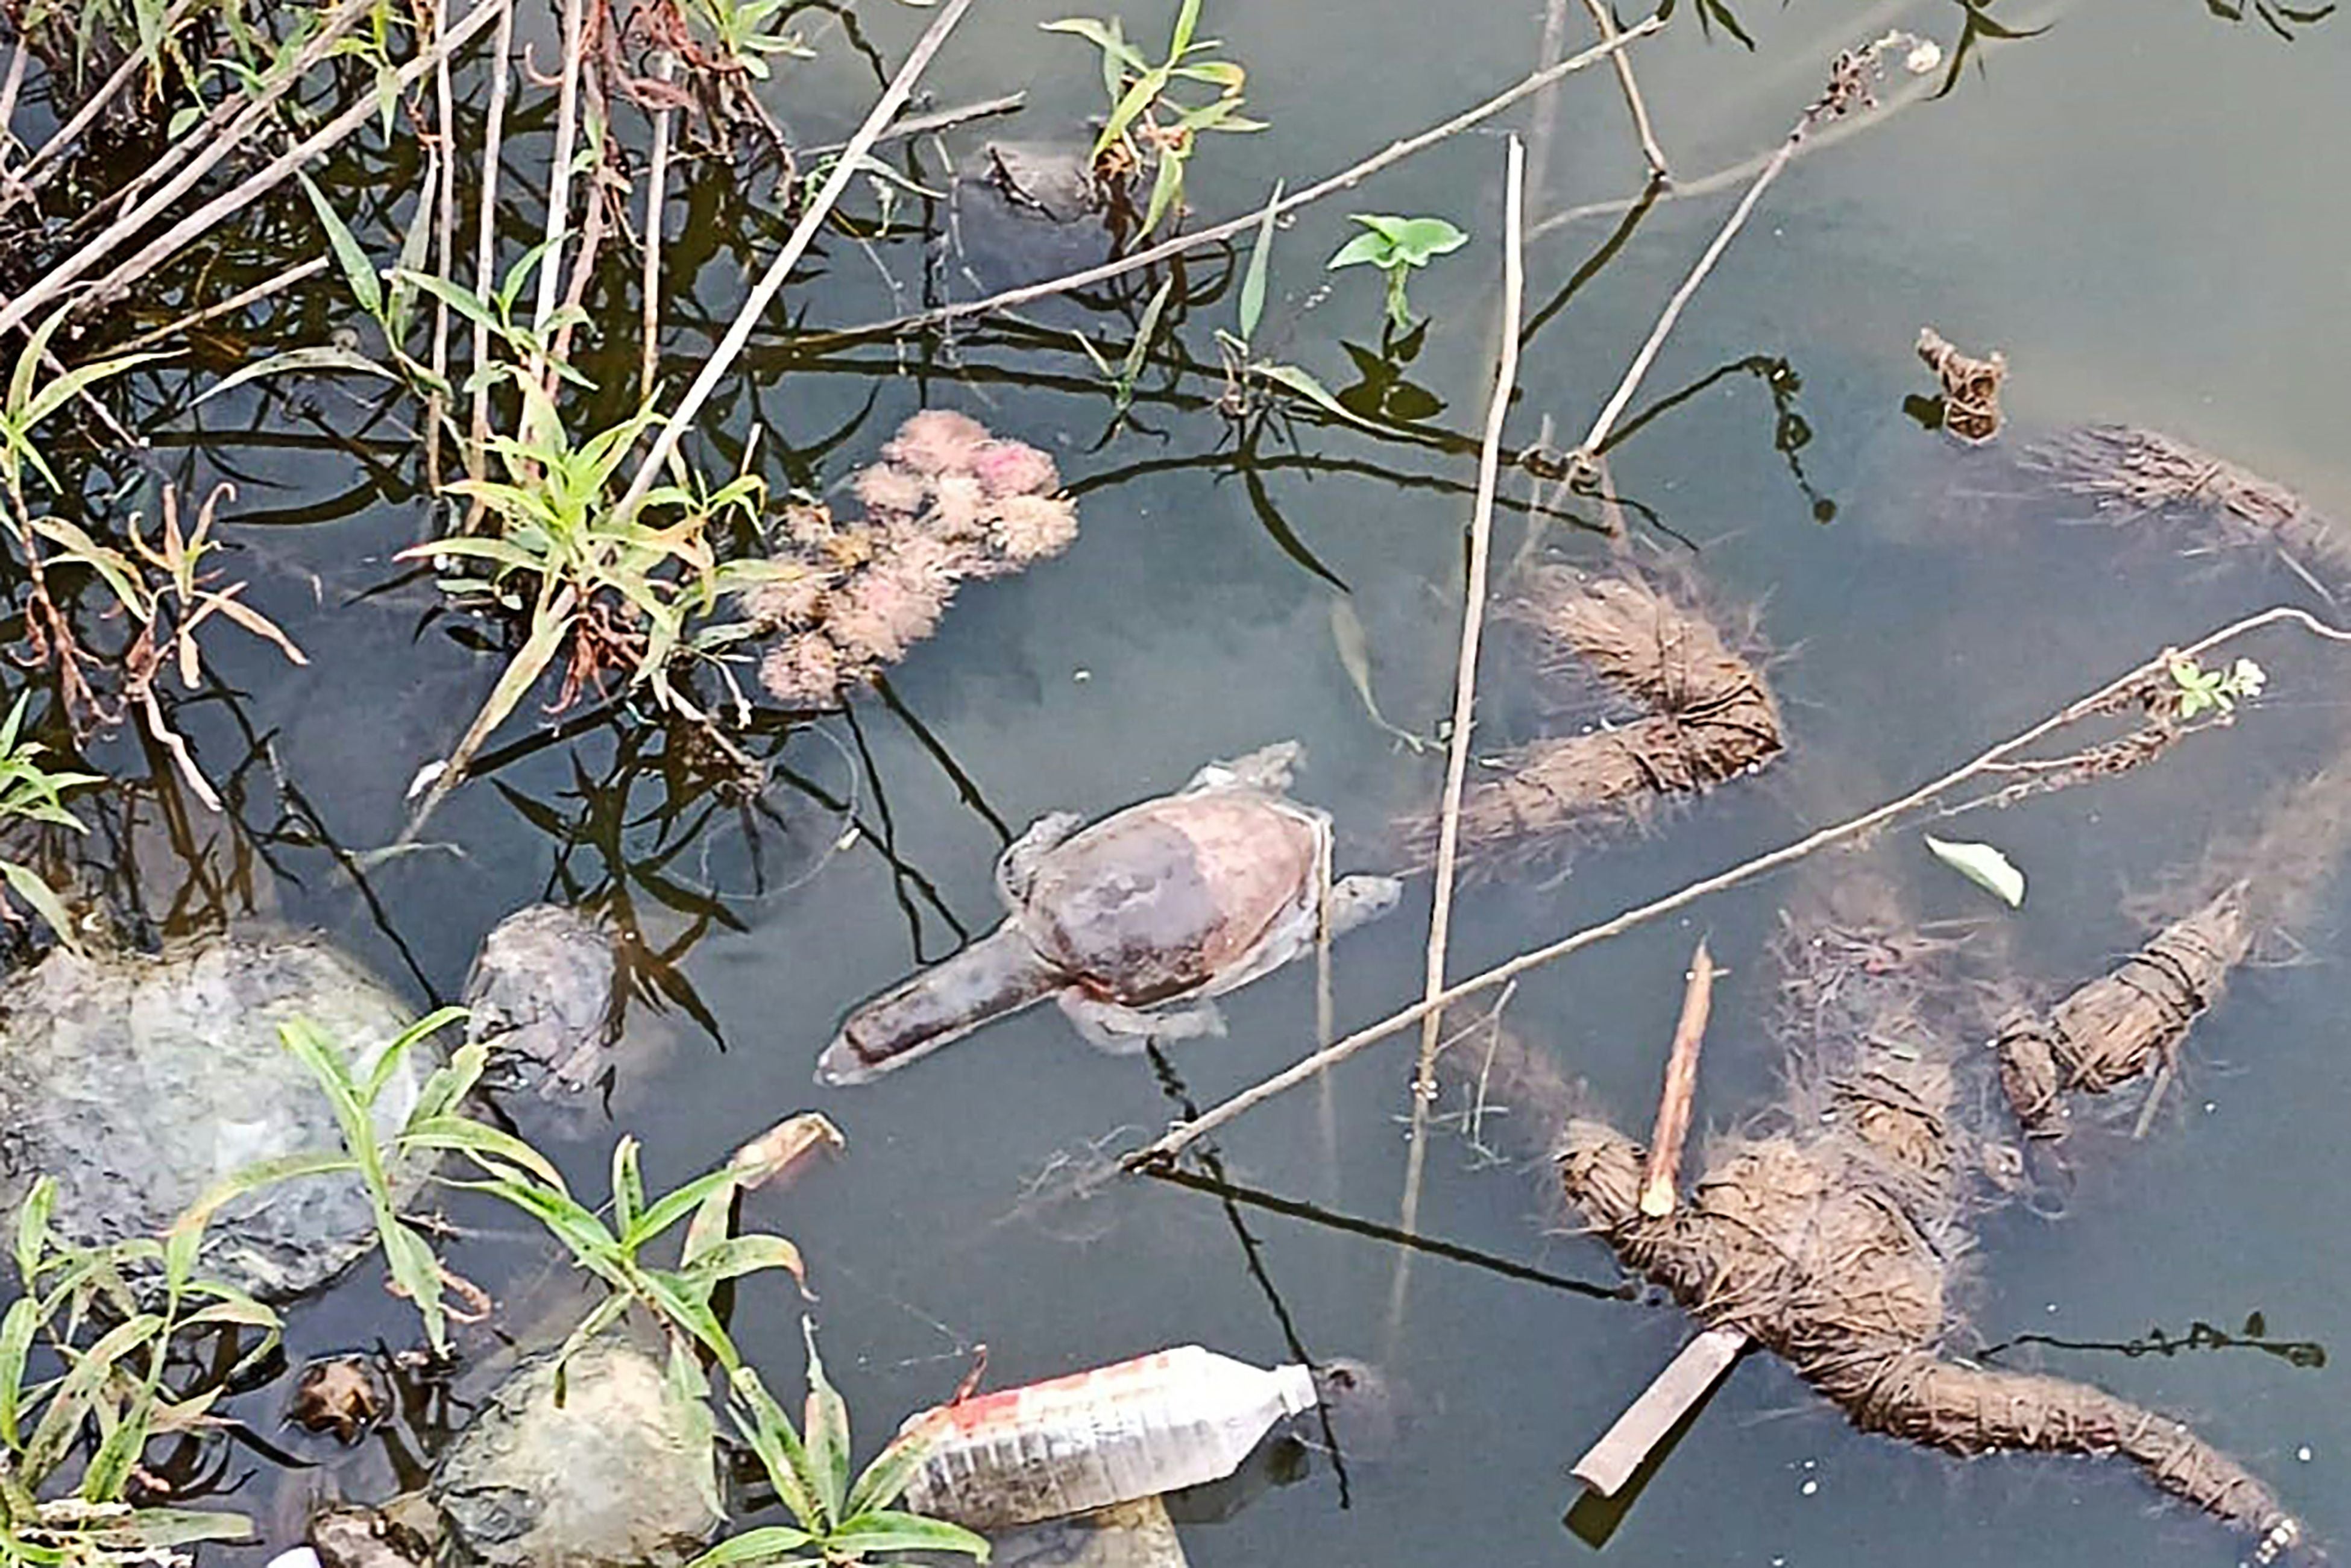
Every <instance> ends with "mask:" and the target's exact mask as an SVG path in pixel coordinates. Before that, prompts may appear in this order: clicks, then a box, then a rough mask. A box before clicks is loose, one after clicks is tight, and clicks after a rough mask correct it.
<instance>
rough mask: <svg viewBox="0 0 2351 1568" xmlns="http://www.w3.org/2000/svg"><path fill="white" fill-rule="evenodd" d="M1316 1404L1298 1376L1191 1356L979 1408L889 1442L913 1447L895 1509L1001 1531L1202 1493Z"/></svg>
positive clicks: (924, 1423)
mask: <svg viewBox="0 0 2351 1568" xmlns="http://www.w3.org/2000/svg"><path fill="white" fill-rule="evenodd" d="M1321 1399H1322V1395H1321V1393H1320V1392H1319V1391H1318V1384H1317V1381H1316V1378H1315V1375H1314V1374H1313V1372H1312V1371H1311V1370H1310V1369H1309V1368H1307V1367H1303V1366H1280V1367H1276V1368H1274V1369H1273V1370H1272V1371H1270V1372H1268V1371H1265V1370H1263V1369H1261V1368H1259V1367H1254V1366H1250V1365H1248V1364H1245V1363H1242V1362H1238V1361H1235V1360H1233V1359H1232V1358H1231V1357H1229V1356H1224V1355H1218V1354H1216V1353H1215V1352H1213V1351H1209V1350H1204V1349H1202V1348H1201V1347H1200V1346H1198V1345H1184V1346H1182V1347H1180V1348H1178V1349H1175V1350H1163V1351H1160V1352H1159V1353H1157V1354H1154V1355H1144V1356H1137V1357H1136V1358H1135V1359H1134V1360H1133V1361H1123V1362H1120V1363H1119V1364H1117V1365H1115V1366H1104V1367H1098V1368H1095V1369H1094V1370H1092V1371H1090V1372H1078V1373H1072V1374H1071V1375H1068V1376H1066V1377H1056V1378H1053V1379H1051V1380H1050V1381H1048V1382H1044V1383H1036V1384H1031V1385H1029V1386H1027V1387H1025V1388H1008V1389H1005V1390H1003V1391H1002V1392H1000V1393H996V1394H983V1395H979V1396H975V1397H972V1398H968V1399H963V1400H958V1401H956V1403H954V1404H951V1405H942V1406H938V1407H937V1408H935V1409H932V1410H925V1411H924V1412H922V1413H920V1414H919V1415H916V1416H912V1417H910V1418H909V1419H908V1420H907V1422H906V1424H905V1425H904V1427H900V1428H899V1440H900V1441H902V1442H903V1441H908V1440H912V1441H914V1442H918V1443H920V1444H922V1445H923V1468H922V1469H920V1470H919V1471H917V1472H916V1474H915V1476H914V1480H913V1481H912V1482H911V1483H910V1484H909V1485H908V1486H907V1488H906V1494H905V1506H906V1507H907V1508H909V1509H911V1510H913V1511H914V1512H916V1513H920V1514H925V1515H928V1516H930V1517H933V1518H936V1519H944V1520H947V1521H950V1522H952V1523H956V1524H961V1525H964V1526H966V1527H967V1528H968V1529H973V1530H1003V1529H1008V1528H1010V1527H1012V1526H1015V1525H1022V1524H1033V1523H1037V1522H1039V1521H1043V1520H1049V1519H1061V1518H1064V1517H1066V1516H1068V1515H1071V1514H1078V1513H1085V1512H1089V1511H1092V1510H1094V1509H1099V1508H1106V1507H1109V1506H1111V1505H1113V1504H1115V1503H1122V1502H1127V1501H1131V1500H1135V1499H1138V1498H1144V1497H1151V1496H1156V1495H1157V1494H1159V1493H1161V1492H1168V1491H1174V1490H1176V1489H1178V1488H1180V1487H1191V1486H1202V1485H1205V1484H1207V1482H1209V1481H1214V1480H1221V1479H1224V1478H1225V1477H1226V1476H1228V1475H1230V1474H1232V1473H1233V1471H1234V1470H1236V1469H1239V1468H1240V1463H1241V1461H1242V1460H1243V1459H1245V1458H1249V1451H1250V1450H1251V1449H1252V1448H1256V1447H1257V1445H1258V1442H1259V1439H1260V1438H1262V1437H1264V1436H1265V1435H1266V1434H1267V1433H1268V1432H1270V1431H1271V1430H1272V1429H1273V1427H1274V1426H1275V1424H1276V1423H1278V1422H1280V1421H1281V1420H1283V1419H1285V1418H1287V1417H1289V1416H1299V1415H1302V1414H1304V1413H1305V1412H1306V1411H1309V1410H1311V1409H1313V1408H1314V1407H1315V1406H1316V1405H1317V1404H1318V1403H1320V1402H1321Z"/></svg>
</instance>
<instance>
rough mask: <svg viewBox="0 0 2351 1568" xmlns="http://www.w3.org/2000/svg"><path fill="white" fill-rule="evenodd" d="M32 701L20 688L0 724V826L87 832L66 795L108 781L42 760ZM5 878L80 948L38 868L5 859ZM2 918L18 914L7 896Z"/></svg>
mask: <svg viewBox="0 0 2351 1568" xmlns="http://www.w3.org/2000/svg"><path fill="white" fill-rule="evenodd" d="M31 700H32V694H31V693H30V692H19V693H18V694H17V695H16V703H15V704H14V705H13V706H11V707H10V708H9V709H8V717H7V719H6V720H5V722H0V825H5V824H6V823H10V822H38V823H41V824H44V825H46V826H48V827H53V828H68V829H71V830H72V831H75V832H77V833H86V832H88V831H89V828H88V826H86V825H85V824H84V823H83V821H82V820H81V819H80V818H79V817H77V816H75V815H74V814H73V813H72V812H71V811H69V810H67V809H66V805H65V793H66V791H67V790H68V789H85V788H87V787H88V786H89V785H92V784H99V783H103V782H104V780H103V779H101V778H100V777H99V775H97V774H95V773H60V772H53V771H51V770H50V769H49V768H47V766H46V765H45V764H44V763H43V762H42V761H41V757H42V755H43V754H44V753H45V752H46V751H47V747H44V746H43V745H42V744H41V743H40V742H39V741H37V740H34V739H31V738H29V737H26V734H25V732H24V731H25V706H26V703H28V702H30V701H31ZM0 879H5V881H6V883H7V884H8V890H9V891H10V892H11V893H14V894H16V896H17V897H18V898H21V899H23V900H24V901H25V902H26V904H28V905H30V906H31V907H32V910H33V913H34V914H36V915H39V916H40V917H41V918H42V919H43V920H44V921H46V922H47V924H48V927H49V929H50V930H51V931H54V932H56V933H57V940H58V941H60V942H63V943H64V944H65V945H66V946H68V947H73V946H79V943H78V941H77V940H76V938H75V936H74V928H73V920H72V917H71V916H70V915H68V914H67V913H66V906H65V901H64V900H62V899H60V898H59V897H58V896H57V889H55V888H53V887H51V886H50V885H49V883H48V881H47V878H45V877H43V876H42V875H41V873H39V872H37V871H35V870H34V869H33V868H32V867H31V866H28V865H26V864H25V863H24V862H21V861H15V860H9V859H6V858H5V857H0ZM0 918H5V919H8V920H12V921H13V920H15V919H16V918H17V916H16V911H15V910H14V909H13V908H11V907H10V906H9V904H7V903H6V901H5V900H0Z"/></svg>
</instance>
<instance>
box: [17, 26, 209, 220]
mask: <svg viewBox="0 0 2351 1568" xmlns="http://www.w3.org/2000/svg"><path fill="white" fill-rule="evenodd" d="M197 3H198V0H175V4H174V5H172V8H171V9H170V10H169V11H166V12H165V13H163V32H164V33H165V35H166V36H168V35H170V34H172V33H174V32H177V31H178V30H179V26H180V23H181V21H182V20H183V18H185V17H186V16H187V14H188V13H189V12H190V11H193V10H194V9H195V7H196V5H197ZM146 65H147V61H146V59H145V58H144V57H141V56H140V55H138V54H135V53H134V54H129V55H125V56H124V57H122V63H121V64H120V65H119V66H116V67H115V68H114V71H113V74H112V75H110V76H109V77H108V78H106V80H105V81H103V82H101V83H99V89H98V90H97V91H96V92H94V93H92V94H90V96H89V98H88V99H84V100H83V102H82V106H81V107H80V108H79V109H78V110H74V113H73V118H72V119H70V120H67V121H66V122H65V123H64V124H63V125H60V126H58V127H57V130H55V131H51V132H50V133H49V139H48V140H47V141H44V142H42V143H41V145H40V149H39V150H38V151H37V152H35V153H34V154H33V155H32V157H30V158H28V159H26V162H25V167H24V168H23V169H22V170H20V171H18V172H17V174H16V179H15V181H14V182H12V183H11V185H10V189H9V191H8V196H9V199H10V200H12V201H13V200H14V199H15V198H16V196H18V195H23V194H27V193H31V192H34V191H37V190H39V189H40V188H41V187H42V186H43V185H45V184H47V183H48V181H49V177H50V175H51V174H53V173H55V172H56V169H55V167H54V166H55V165H56V163H57V161H58V160H59V159H61V158H63V157H64V156H65V154H66V152H68V150H69V149H70V148H71V147H72V146H73V144H74V143H75V142H76V141H78V140H80V137H81V133H82V132H83V131H87V130H89V128H90V126H91V124H92V123H93V122H94V121H96V120H97V119H98V117H99V115H100V114H102V113H104V112H105V111H106V106H107V103H108V101H109V100H110V99H112V98H113V97H114V95H115V94H116V93H118V92H120V91H121V90H122V89H124V88H126V87H128V86H130V85H131V78H133V77H135V76H137V75H138V74H139V72H140V71H141V70H143V69H144V68H146Z"/></svg>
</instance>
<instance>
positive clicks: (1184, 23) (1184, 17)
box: [1167, 0, 1200, 60]
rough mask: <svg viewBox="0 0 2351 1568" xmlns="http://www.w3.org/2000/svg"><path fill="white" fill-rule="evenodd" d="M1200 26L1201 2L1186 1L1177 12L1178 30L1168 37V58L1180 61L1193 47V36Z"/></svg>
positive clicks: (1176, 27) (1176, 24)
mask: <svg viewBox="0 0 2351 1568" xmlns="http://www.w3.org/2000/svg"><path fill="white" fill-rule="evenodd" d="M1199 26H1200V0H1184V3H1183V5H1180V6H1178V7H1177V8H1176V11H1175V31H1174V32H1173V33H1171V34H1170V35H1169V36H1168V39H1167V57H1168V58H1169V59H1170V60H1180V59H1182V58H1183V57H1184V55H1185V52H1186V50H1188V49H1189V48H1191V47H1192V35H1193V34H1194V33H1195V32H1196V31H1198V30H1199Z"/></svg>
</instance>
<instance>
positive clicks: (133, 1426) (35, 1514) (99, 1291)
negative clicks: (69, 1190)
mask: <svg viewBox="0 0 2351 1568" xmlns="http://www.w3.org/2000/svg"><path fill="white" fill-rule="evenodd" d="M56 1203H57V1185H56V1183H55V1182H53V1181H51V1180H49V1179H48V1178H47V1177H44V1178H42V1179H41V1180H39V1181H37V1182H35V1183H34V1184H33V1188H32V1190H31V1192H30V1193H28V1194H27V1195H26V1198H25V1201H24V1204H23V1205H22V1207H20V1208H19V1210H18V1211H17V1215H16V1239H15V1240H16V1244H15V1260H16V1275H17V1281H18V1284H19V1287H20V1291H19V1294H18V1295H17V1296H16V1300H15V1301H12V1302H11V1303H10V1304H9V1307H8V1311H7V1313H6V1315H5V1317H0V1562H5V1563H26V1564H29V1565H34V1568H53V1565H54V1568H64V1565H68V1564H70V1565H73V1568H118V1565H119V1568H129V1565H131V1564H134V1563H166V1562H177V1561H184V1559H182V1558H177V1557H174V1556H172V1555H171V1549H172V1548H173V1547H176V1546H183V1545H188V1544H193V1543H194V1542H204V1541H236V1540H243V1539H246V1538H248V1537H249V1536H250V1535H251V1533H252V1523H251V1521H249V1520H247V1519H246V1518H245V1517H244V1516H242V1515H239V1514H226V1513H209V1512H196V1511H189V1510H183V1509H158V1508H132V1507H131V1506H130V1505H129V1504H128V1503H127V1502H125V1501H124V1495H125V1493H126V1492H127V1491H128V1490H129V1488H130V1485H131V1479H132V1478H133V1476H134V1475H135V1474H136V1472H137V1470H138V1467H139V1464H140V1461H141V1457H142V1456H143V1455H144V1454H145V1452H146V1448H147V1445H148V1442H149V1440H150V1439H151V1438H152V1437H162V1436H166V1435H177V1434H183V1433H187V1432H191V1431H194V1430H198V1429H200V1428H201V1427H203V1426H204V1423H205V1421H206V1420H207V1418H208V1417H207V1413H208V1412H209V1410H210V1408H211V1406H212V1405H213V1403H214V1400H215V1399H216V1398H218V1397H219V1396H220V1394H221V1392H222V1391H223V1390H224V1389H225V1388H228V1387H230V1386H233V1385H235V1383H236V1381H237V1380H238V1379H239V1378H241V1377H242V1376H243V1375H245V1374H246V1372H247V1371H248V1370H249V1369H251V1368H252V1367H253V1366H255V1365H256V1364H259V1363H260V1361H261V1360H262V1359H263V1358H264V1357H266V1356H267V1355H268V1354H270V1353H271V1352H272V1351H273V1350H275V1349H276V1347H277V1337H278V1321H277V1314H276V1313H275V1312H272V1311H270V1309H269V1308H267V1307H266V1306H264V1305H262V1304H261V1303H260V1302H259V1301H255V1300H254V1299H253V1298H252V1297H250V1296H248V1295H246V1293H245V1292H244V1291H240V1290H238V1289H237V1288H236V1287H235V1286H233V1285H229V1284H226V1283H224V1282H222V1281H216V1280H211V1279H207V1278H205V1277H204V1275H202V1274H201V1273H200V1272H199V1270H198V1254H199V1252H200V1251H201V1249H202V1245H203V1240H204V1228H203V1225H202V1223H201V1221H198V1222H195V1223H193V1224H187V1225H184V1226H183V1227H182V1228H175V1229H174V1230H173V1232H172V1234H171V1235H170V1236H169V1237H168V1238H166V1239H163V1240H161V1241H158V1240H155V1239H148V1238H139V1239H132V1240H128V1241H120V1242H116V1243H114V1244H112V1245H110V1246H107V1247H103V1248H84V1247H78V1246H76V1245H74V1244H73V1243H71V1242H69V1241H68V1240H67V1239H64V1238H63V1237H61V1236H59V1235H58V1234H57V1231H56V1230H55V1229H54V1228H52V1226H51V1224H50V1220H51V1218H52V1216H53V1214H54V1212H55V1208H56ZM240 1331H252V1332H253V1333H254V1335H255V1341H256V1343H252V1344H250V1345H246V1344H244V1343H240V1344H239V1347H238V1348H239V1350H240V1351H241V1354H239V1355H238V1356H237V1357H236V1359H235V1364H234V1365H233V1366H230V1367H228V1368H227V1369H226V1370H225V1372H221V1373H220V1374H219V1375H215V1376H208V1377H206V1379H205V1380H204V1384H203V1385H201V1386H199V1387H197V1388H195V1389H193V1390H181V1389H175V1388H173V1387H172V1386H171V1385H169V1384H167V1383H166V1382H165V1381H164V1374H165V1370H166V1368H167V1367H169V1366H172V1365H180V1366H183V1367H185V1366H187V1365H189V1364H196V1365H212V1366H214V1367H217V1365H218V1362H217V1358H214V1357H209V1356H204V1355H191V1354H188V1353H189V1352H190V1351H191V1349H192V1347H191V1345H190V1343H189V1342H190V1341H191V1340H194V1339H197V1338H200V1337H204V1336H209V1335H212V1334H215V1333H224V1332H225V1333H239V1332H240ZM175 1352H176V1353H177V1354H175ZM37 1356H45V1357H47V1358H48V1359H50V1360H53V1361H54V1363H55V1364H56V1366H57V1374H56V1375H53V1376H43V1375H39V1374H38V1372H37V1368H36V1358H37ZM85 1447H88V1448H89V1460H88V1462H87V1463H86V1464H85V1465H84V1466H83V1467H82V1470H81V1473H80V1475H79V1476H78V1478H75V1479H73V1482H72V1485H71V1487H70V1489H69V1490H66V1489H61V1488H60V1487H59V1486H58V1485H57V1484H55V1483H57V1481H58V1480H59V1479H60V1478H62V1477H63V1475H64V1472H65V1466H66V1461H67V1460H68V1459H69V1458H72V1457H73V1456H74V1455H76V1454H77V1453H78V1452H80V1451H82V1450H83V1449H84V1448H85Z"/></svg>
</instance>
